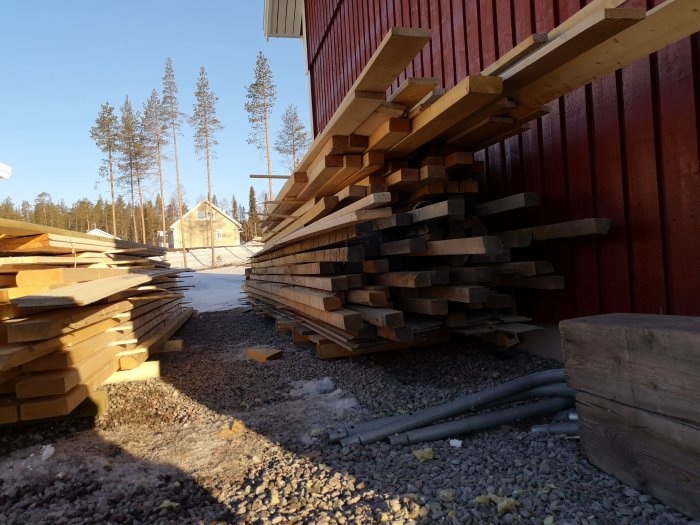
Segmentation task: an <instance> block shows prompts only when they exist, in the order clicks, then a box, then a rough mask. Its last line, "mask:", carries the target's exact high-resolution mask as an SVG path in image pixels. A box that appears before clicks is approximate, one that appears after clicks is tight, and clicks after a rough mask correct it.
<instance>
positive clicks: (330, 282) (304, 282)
mask: <svg viewBox="0 0 700 525" xmlns="http://www.w3.org/2000/svg"><path fill="white" fill-rule="evenodd" d="M250 279H251V280H253V281H263V282H273V283H283V284H296V285H299V286H303V287H305V288H314V289H316V290H326V291H328V292H337V291H342V290H347V289H348V280H347V278H346V277H345V276H342V277H341V276H330V277H312V276H309V275H255V274H252V275H251V276H250Z"/></svg>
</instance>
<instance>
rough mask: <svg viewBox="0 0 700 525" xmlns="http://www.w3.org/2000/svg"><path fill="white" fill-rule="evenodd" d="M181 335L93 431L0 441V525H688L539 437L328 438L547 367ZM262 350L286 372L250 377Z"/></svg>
mask: <svg viewBox="0 0 700 525" xmlns="http://www.w3.org/2000/svg"><path fill="white" fill-rule="evenodd" d="M178 336H179V337H182V338H183V339H184V342H185V351H183V352H179V353H169V354H162V355H160V356H158V359H159V360H160V361H161V378H159V379H152V380H148V381H145V382H138V383H123V384H117V385H107V386H104V387H103V388H104V389H106V390H107V391H108V392H109V395H110V409H109V411H108V412H107V413H106V414H105V415H103V416H101V417H99V418H96V419H95V420H94V421H93V420H80V421H63V422H59V423H37V424H31V425H26V426H22V427H19V428H16V429H11V430H3V431H0V523H17V524H20V523H21V524H24V523H32V524H42V523H47V524H48V523H51V524H63V523H65V524H73V523H75V524H78V523H136V524H138V523H260V524H276V523H283V524H287V523H314V524H324V523H327V524H330V523H339V524H346V523H347V524H350V523H392V524H394V523H395V524H399V523H404V524H411V523H451V524H471V523H473V524H480V523H505V524H510V523H523V524H524V523H532V524H538V525H541V524H542V523H554V524H564V523H581V524H607V523H611V524H613V523H614V524H645V525H646V524H659V525H661V524H674V523H683V524H686V523H693V522H692V521H691V520H690V519H688V518H687V517H685V516H683V515H682V514H680V513H678V512H676V511H674V510H673V509H671V508H669V507H667V506H665V505H663V504H661V503H659V502H658V501H657V500H655V499H654V498H652V497H650V496H648V495H645V494H642V493H639V492H637V491H636V490H634V489H632V488H630V487H627V486H625V485H624V484H622V483H620V482H619V481H618V480H616V479H615V478H613V477H611V476H609V475H607V474H605V473H603V472H601V471H600V470H598V469H597V468H595V467H593V466H592V465H591V464H590V463H588V461H587V460H586V458H585V455H584V453H583V451H582V449H581V446H580V443H579V442H578V441H577V440H575V439H565V438H562V437H561V436H546V435H532V434H530V433H529V432H528V429H529V422H525V423H523V424H518V425H514V426H508V427H502V428H500V429H497V430H493V431H490V432H483V433H480V434H476V435H469V436H454V437H455V438H459V439H460V440H462V444H461V447H459V448H456V447H454V446H450V442H449V440H443V441H437V442H433V443H427V444H419V445H415V446H405V447H391V446H389V445H388V444H387V443H375V444H372V445H368V446H352V447H341V446H339V445H337V444H330V443H328V438H327V434H326V433H325V429H327V428H328V427H329V426H330V425H332V424H334V423H337V422H345V421H362V420H365V419H370V418H376V417H382V416H386V415H392V414H396V413H404V412H410V411H413V410H417V409H420V408H424V407H427V406H431V405H434V404H437V403H441V402H444V401H447V400H450V399H453V398H455V397H457V396H461V395H464V394H467V393H469V392H475V391H478V390H481V389H483V388H486V387H489V386H493V385H495V384H498V383H501V382H503V381H507V380H509V379H514V378H516V377H519V376H522V375H525V374H528V373H532V372H536V371H539V370H545V369H548V368H552V367H556V366H558V365H557V364H556V363H554V362H551V361H548V360H545V359H542V358H538V357H535V356H531V355H528V354H512V355H510V356H508V358H505V357H504V355H502V354H498V353H494V352H492V351H490V350H489V349H488V348H487V347H485V346H483V345H480V344H478V343H473V342H470V341H464V342H462V343H459V344H453V345H451V346H450V347H446V348H434V349H416V350H410V351H404V352H401V353H391V352H389V353H383V354H376V355H371V356H367V357H361V358H357V359H352V360H347V359H345V360H336V361H320V360H318V359H316V358H315V357H314V355H313V352H312V350H311V349H309V348H307V347H305V346H300V345H297V344H294V343H292V342H291V340H290V338H289V335H288V334H279V333H277V332H275V330H274V323H273V321H271V320H269V319H262V318H259V317H256V316H255V315H254V314H252V313H250V312H246V311H245V309H236V310H230V311H226V312H216V313H206V314H200V315H198V316H196V317H194V318H193V319H191V320H190V321H189V322H188V323H187V324H186V325H185V326H184V327H183V329H182V330H181V331H180V332H179V334H178ZM253 345H273V346H276V347H277V348H280V349H282V350H283V352H284V355H283V358H282V359H281V360H277V361H270V362H267V363H258V362H255V361H251V360H248V359H246V358H245V350H246V348H247V347H249V346H253ZM49 447H51V448H49ZM426 447H430V448H432V450H433V458H432V459H430V460H427V461H425V462H421V461H419V460H418V459H417V457H416V455H415V454H414V451H416V450H418V449H422V448H426ZM475 498H476V499H477V501H475ZM479 502H481V503H479ZM497 502H500V503H498V506H497ZM499 507H501V511H502V512H499V510H498V508H499Z"/></svg>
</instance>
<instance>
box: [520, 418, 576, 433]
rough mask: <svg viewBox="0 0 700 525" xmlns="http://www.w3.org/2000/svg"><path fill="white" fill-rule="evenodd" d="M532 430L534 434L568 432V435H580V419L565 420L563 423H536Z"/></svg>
mask: <svg viewBox="0 0 700 525" xmlns="http://www.w3.org/2000/svg"><path fill="white" fill-rule="evenodd" d="M530 432H532V433H533V434H566V435H567V436H578V421H563V422H561V423H550V424H548V425H535V426H533V427H532V429H531V430H530Z"/></svg>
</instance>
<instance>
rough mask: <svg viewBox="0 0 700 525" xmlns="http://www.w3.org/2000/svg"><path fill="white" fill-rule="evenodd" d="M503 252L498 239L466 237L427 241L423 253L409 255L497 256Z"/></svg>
mask: <svg viewBox="0 0 700 525" xmlns="http://www.w3.org/2000/svg"><path fill="white" fill-rule="evenodd" d="M502 251H503V245H502V244H501V241H500V240H499V239H498V237H491V236H485V237H467V238H463V239H447V240H444V241H428V243H427V247H426V250H425V251H424V252H417V253H413V254H411V255H416V256H435V255H473V254H499V253H501V252H502Z"/></svg>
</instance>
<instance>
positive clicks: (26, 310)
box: [0, 219, 192, 424]
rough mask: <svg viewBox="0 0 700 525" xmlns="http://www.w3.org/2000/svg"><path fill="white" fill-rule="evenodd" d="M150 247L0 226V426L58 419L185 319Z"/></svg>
mask: <svg viewBox="0 0 700 525" xmlns="http://www.w3.org/2000/svg"><path fill="white" fill-rule="evenodd" d="M164 253H165V252H164V250H163V249H161V248H157V247H154V246H147V245H143V244H138V243H133V242H127V241H122V240H118V239H106V238H101V237H95V236H91V235H87V234H82V233H78V232H71V231H68V230H60V229H56V228H49V227H44V226H37V225H34V224H28V223H23V222H18V221H11V220H6V219H0V286H1V288H0V322H1V323H2V324H0V424H4V423H14V422H17V421H20V420H21V421H28V420H35V419H43V418H50V417H58V416H65V415H68V414H70V413H71V412H72V411H73V410H74V409H75V408H76V407H78V406H79V405H80V404H81V403H82V402H84V401H85V400H86V399H87V398H88V397H89V396H90V395H91V394H92V393H93V392H94V391H95V390H96V389H97V388H98V387H99V386H100V385H102V384H103V383H104V382H105V381H107V380H108V379H109V378H110V376H112V374H114V373H115V372H118V371H119V370H128V369H133V368H135V367H137V366H139V365H140V364H141V363H142V362H144V361H145V360H146V359H147V358H148V357H149V355H150V354H152V353H154V352H156V351H157V350H158V349H160V347H162V345H163V344H164V343H165V342H166V341H167V340H168V339H169V338H170V336H171V335H172V334H173V333H174V332H175V331H177V329H178V328H179V327H180V326H182V324H183V323H184V322H185V321H186V320H187V319H188V318H189V316H190V315H191V313H192V310H191V308H188V307H186V306H185V305H184V304H183V293H182V289H183V286H182V283H181V281H180V280H179V273H180V272H181V270H179V269H171V268H168V265H167V263H163V262H161V261H158V260H152V259H149V257H155V256H162V255H164Z"/></svg>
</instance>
